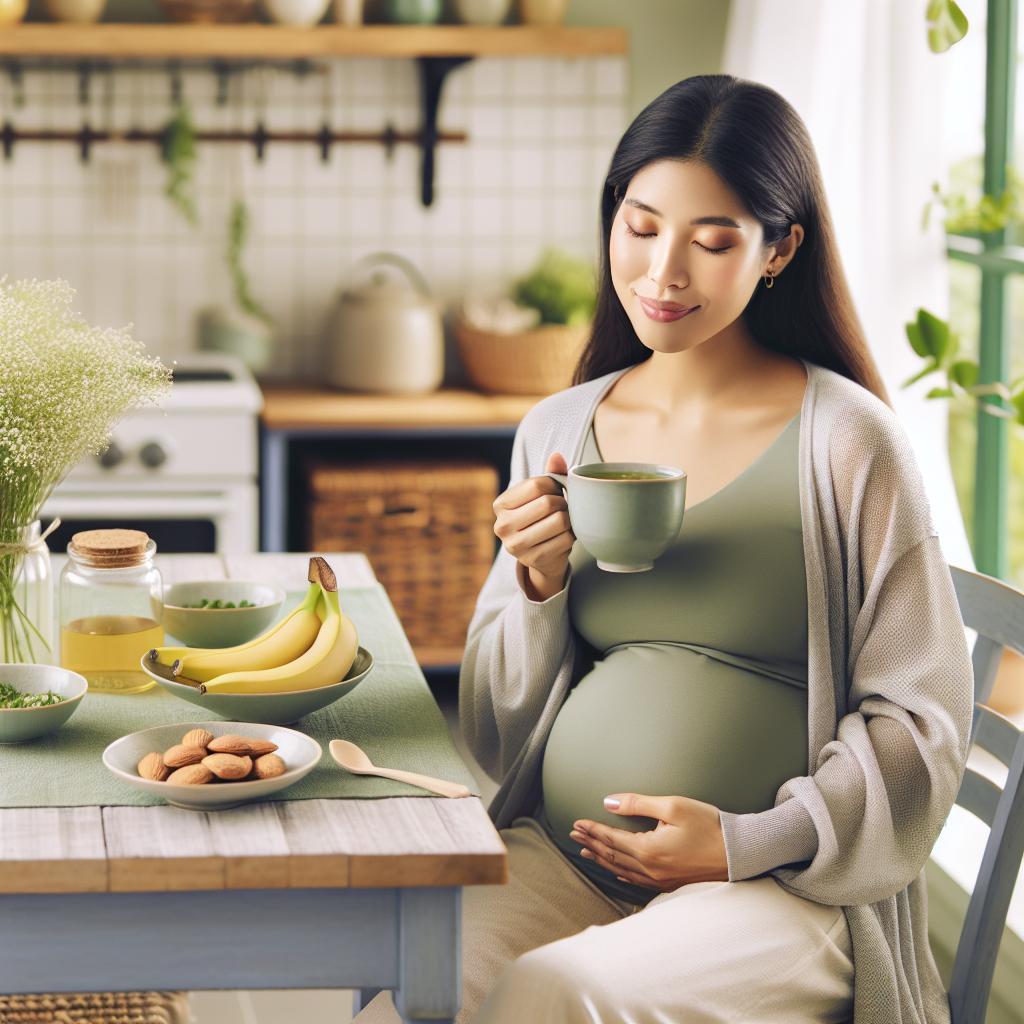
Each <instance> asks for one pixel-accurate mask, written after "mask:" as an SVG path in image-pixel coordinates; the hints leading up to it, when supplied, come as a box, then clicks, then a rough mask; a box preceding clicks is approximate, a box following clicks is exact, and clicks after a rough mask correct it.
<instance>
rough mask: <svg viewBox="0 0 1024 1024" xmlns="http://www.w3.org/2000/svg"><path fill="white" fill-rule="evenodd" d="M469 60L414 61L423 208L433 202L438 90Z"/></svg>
mask: <svg viewBox="0 0 1024 1024" xmlns="http://www.w3.org/2000/svg"><path fill="white" fill-rule="evenodd" d="M472 59H473V58H472V57H417V58H416V63H417V64H418V65H419V69H420V92H421V99H422V102H423V128H422V162H421V164H420V199H421V201H422V203H423V205H424V206H430V205H432V204H433V202H434V155H435V152H436V149H437V134H438V133H437V111H438V108H439V107H440V105H441V90H442V89H443V87H444V82H445V79H446V78H447V77H448V73H449V72H450V71H453V70H454V69H455V68H457V67H459V66H460V65H461V64H465V63H466V62H467V61H470V60H472Z"/></svg>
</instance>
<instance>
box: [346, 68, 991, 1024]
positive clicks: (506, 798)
mask: <svg viewBox="0 0 1024 1024" xmlns="http://www.w3.org/2000/svg"><path fill="white" fill-rule="evenodd" d="M601 214H602V227H603V238H604V247H603V253H602V256H603V258H602V266H601V272H600V293H599V297H598V306H597V311H596V315H595V322H594V329H593V334H592V337H591V339H590V342H589V345H588V347H587V349H586V350H585V352H584V354H583V357H582V359H581V361H580V364H579V366H578V367H577V371H576V377H575V383H574V385H573V386H572V387H570V388H568V389H567V390H565V391H562V392H559V393H557V394H554V395H551V396H550V397H548V398H546V399H544V400H543V401H541V402H540V403H538V404H537V405H536V406H535V407H534V408H533V409H532V410H531V411H530V412H529V413H528V414H527V416H526V417H525V418H524V419H523V421H522V423H521V424H520V427H519V429H518V431H517V433H516V437H515V442H514V444H513V450H512V466H511V477H510V484H509V487H508V489H507V490H506V491H505V492H504V493H503V494H501V495H500V496H499V497H498V499H497V501H496V502H495V505H494V508H495V513H496V522H495V527H494V529H495V533H496V534H497V536H498V537H499V538H500V540H501V542H502V549H501V551H499V553H498V555H497V557H496V559H495V561H494V565H493V566H492V569H491V572H490V575H489V576H488V579H487V581H486V583H485V584H484V587H483V590H482V591H481V593H480V596H479V600H478V603H477V607H476V611H475V614H474V616H473V620H472V622H471V624H470V626H469V632H468V636H467V642H466V652H465V658H464V661H463V664H462V672H461V678H460V691H459V703H460V721H461V727H462V730H463V732H464V735H465V737H466V741H467V743H468V744H469V747H470V749H471V750H472V751H473V754H474V755H475V757H476V758H477V759H478V760H479V762H480V764H481V765H482V766H483V767H484V768H485V769H486V770H487V772H488V773H489V774H490V775H491V776H492V777H493V778H494V779H495V780H496V781H497V782H499V783H500V788H499V790H498V794H497V796H496V797H495V799H494V802H493V803H492V805H491V808H490V814H491V817H492V819H493V820H494V822H495V825H496V826H497V828H498V829H499V830H500V833H501V836H502V838H503V840H504V842H505V844H506V846H507V847H508V851H509V870H510V880H509V884H508V885H507V886H488V887H480V888H474V887H470V888H467V889H466V891H465V894H464V902H463V1004H462V1010H461V1011H460V1014H459V1016H458V1018H457V1020H458V1021H459V1022H469V1021H476V1022H478V1024H526V1022H529V1024H556V1022H558V1024H669V1022H681V1024H698V1022H701V1024H703V1022H712V1021H715V1022H730V1021H736V1022H749V1024H754V1022H756V1024H769V1022H771V1024H776V1022H777V1024H802V1022H807V1024H810V1022H818V1021H851V1020H852V1021H854V1022H855V1024H883V1022H884V1024H948V1021H949V1019H950V1018H949V1006H948V1001H947V998H946V993H945V991H944V989H943V986H942V982H941V979H940V977H939V974H938V971H937V970H936V966H935V962H934V960H933V958H932V955H931V951H930V949H929V945H928V934H927V908H926V902H925V880H924V875H923V871H922V868H923V865H924V863H925V861H926V860H927V858H928V855H929V853H930V851H931V848H932V846H933V844H934V842H935V840H936V838H937V837H938V834H939V831H940V830H941V827H942V824H943V822H944V820H945V818H946V815H947V814H948V812H949V809H950V807H951V806H952V804H953V800H954V797H955V795H956V793H957V790H958V788H959V784H960V780H961V778H962V774H963V770H964V764H965V758H966V752H967V742H968V736H969V729H970V723H971V710H972V693H973V683H972V670H971V663H970V656H969V652H968V648H967V643H966V640H965V637H964V629H963V622H962V620H961V618H960V614H959V610H958V607H957V603H956V599H955V594H954V591H953V585H952V581H951V578H950V574H949V570H948V566H947V564H946V562H945V559H944V557H943V553H942V549H941V547H940V545H939V540H938V537H937V535H936V531H935V528H934V525H933V523H932V520H931V516H930V510H929V507H928V502H927V499H926V497H925V492H924V489H923V484H922V481H921V477H920V473H919V470H918V467H917V465H916V463H915V460H914V456H913V454H912V450H911V447H910V445H909V443H908V441H907V438H906V435H905V433H904V430H903V428H902V426H901V424H900V422H899V421H898V419H897V417H896V416H895V414H894V413H893V412H892V410H891V409H890V407H889V405H888V398H887V395H886V393H885V389H884V386H883V384H882V382H881V379H880V377H879V374H878V371H877V368H876V367H875V364H874V362H873V360H872V358H871V355H870V352H869V349H868V347H867V344H866V342H865V339H864V337H863V334H862V331H861V328H860V325H859V323H858V320H857V316H856V313H855V311H854V309H853V306H852V303H851V299H850V295H849V291H848V288H847V285H846V282H845V280H844V277H843V273H842V269H841V264H840V259H839V254H838V252H837V250H836V245H835V240H834V237H833V232H832V225H831V221H830V217H829V213H828V209H827V205H826V200H825V197H824V194H823V189H822V184H821V177H820V172H819V169H818V166H817V162H816V158H815V156H814V151H813V147H812V144H811V141H810V139H809V137H808V134H807V131H806V128H805V126H804V124H803V123H802V122H801V120H800V119H799V117H798V116H797V114H796V113H795V112H794V110H793V109H792V107H790V105H789V104H788V103H787V102H786V101H785V100H784V99H783V98H782V97H780V96H779V95H778V94H777V93H775V92H774V91H772V90H770V89H768V88H766V87H764V86H761V85H758V84H756V83H753V82H747V81H743V80H740V79H735V78H733V77H731V76H728V75H706V76H699V77H694V78H689V79H686V80H684V81H682V82H679V83H677V84H676V85H674V86H673V87H671V88H670V89H668V90H667V91H666V92H665V93H664V94H663V95H661V96H659V97H658V98H657V99H656V100H655V101H654V102H653V103H651V104H650V105H649V106H648V107H647V108H646V109H645V110H643V111H642V112H641V113H640V114H639V116H638V117H637V118H636V120H635V121H634V122H633V124H632V125H630V127H629V129H628V130H627V131H626V133H625V135H624V136H623V138H622V140H621V142H620V143H619V145H618V147H617V148H616V151H615V154H614V156H613V158H612V162H611V166H610V169H609V171H608V175H607V178H606V182H605V186H604V193H603V196H602V208H601ZM880 244H884V241H883V240H880ZM598 461H609V462H615V461H628V462H654V463H667V464H669V465H675V466H680V467H682V468H683V469H685V470H686V473H687V489H686V511H685V517H684V521H683V526H682V529H681V531H680V533H679V535H678V537H677V538H676V540H675V541H674V543H673V544H672V546H671V547H670V548H669V549H668V550H667V551H666V552H665V554H663V555H662V556H661V557H660V558H658V559H657V561H656V562H655V564H654V567H653V569H651V570H649V571H646V572H639V573H613V572H607V571H604V570H603V569H600V568H598V567H597V565H596V564H595V562H594V559H593V558H592V557H591V556H590V555H589V554H588V553H587V552H586V551H585V550H583V548H582V547H581V545H579V544H577V543H575V540H576V538H575V536H574V534H573V532H572V529H571V524H570V521H569V518H568V513H567V507H566V501H565V498H564V496H563V493H562V490H561V488H560V487H559V486H558V484H557V483H555V482H554V481H553V480H552V479H551V478H550V477H548V476H547V475H545V474H546V473H547V472H548V471H554V472H562V473H564V472H565V471H566V468H567V463H568V465H575V464H579V463H586V462H598ZM608 486H612V485H608ZM356 1019H357V1020H358V1021H360V1022H365V1021H375V1020H380V1021H384V1020H388V1021H394V1020H396V1019H397V1018H396V1016H395V1012H394V1009H393V1007H392V1005H391V1002H390V995H389V994H386V993H383V994H381V995H380V996H378V997H377V998H376V999H375V1000H374V1001H373V1002H372V1003H371V1004H370V1005H369V1006H368V1007H367V1008H366V1009H365V1010H364V1011H363V1013H361V1014H360V1015H359V1016H358V1017H357V1018H356Z"/></svg>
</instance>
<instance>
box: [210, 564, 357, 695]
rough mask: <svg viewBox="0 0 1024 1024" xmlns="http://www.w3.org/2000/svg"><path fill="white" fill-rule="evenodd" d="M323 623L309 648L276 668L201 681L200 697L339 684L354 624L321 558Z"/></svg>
mask: <svg viewBox="0 0 1024 1024" xmlns="http://www.w3.org/2000/svg"><path fill="white" fill-rule="evenodd" d="M314 561H316V562H318V563H322V564H321V565H320V573H321V586H322V588H323V595H322V597H323V601H324V619H323V623H322V624H321V626H320V631H319V632H318V633H317V635H316V639H315V640H314V641H313V643H312V646H310V647H309V649H308V650H307V651H305V652H304V653H303V654H300V655H299V656H298V657H297V658H294V659H293V660H291V661H289V662H287V663H285V664H279V665H277V666H276V667H267V668H264V669H246V670H240V671H233V672H226V673H224V674H222V675H219V676H213V677H211V678H208V679H206V680H204V681H203V683H202V685H201V686H200V687H199V689H200V691H201V692H202V693H290V692H293V691H296V690H313V689H316V688H317V687H320V686H329V685H330V684H332V683H337V682H340V681H341V680H342V679H343V678H344V677H345V675H346V674H347V673H348V671H349V669H350V668H351V667H352V663H353V662H354V661H355V659H356V653H357V651H358V649H359V637H358V634H357V632H356V627H355V624H354V623H353V622H352V620H351V619H350V618H349V617H348V616H347V615H345V613H344V612H343V611H342V610H341V606H340V605H339V603H338V591H337V581H336V580H335V577H334V573H333V572H332V571H331V569H330V566H328V565H327V563H326V562H325V561H324V560H323V559H322V558H315V559H314Z"/></svg>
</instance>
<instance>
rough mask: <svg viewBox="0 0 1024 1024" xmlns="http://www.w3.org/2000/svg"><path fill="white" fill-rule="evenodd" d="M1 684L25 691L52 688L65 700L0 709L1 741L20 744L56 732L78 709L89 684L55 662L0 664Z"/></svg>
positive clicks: (43, 691)
mask: <svg viewBox="0 0 1024 1024" xmlns="http://www.w3.org/2000/svg"><path fill="white" fill-rule="evenodd" d="M0 683H7V684H8V685H9V686H13V687H14V688H15V689H16V690H20V691H21V692H22V693H46V691H47V690H52V691H53V692H54V693H57V694H60V696H62V697H63V698H64V700H62V701H60V702H59V703H57V704H47V705H45V706H44V707H39V708H0V743H21V742H23V741H24V740H34V739H36V738H38V737H39V736H45V735H46V734H47V733H50V732H55V731H56V730H57V729H59V728H60V727H61V726H62V725H63V724H64V723H65V722H66V721H67V720H68V719H69V718H70V717H71V716H72V715H73V714H74V713H75V712H76V711H77V710H78V705H79V704H80V703H81V702H82V698H83V697H84V696H85V693H86V690H88V689H89V684H88V683H86V681H85V679H83V678H82V676H80V675H79V674H78V673H77V672H69V671H68V670H67V669H66V668H57V667H56V666H55V665H0Z"/></svg>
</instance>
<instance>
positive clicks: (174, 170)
mask: <svg viewBox="0 0 1024 1024" xmlns="http://www.w3.org/2000/svg"><path fill="white" fill-rule="evenodd" d="M160 154H161V157H162V158H163V161H164V163H165V164H167V184H166V186H165V187H164V193H165V195H166V196H167V198H168V199H170V200H171V202H172V203H173V204H174V205H175V206H176V207H177V208H178V209H179V210H180V211H181V214H182V216H183V217H184V218H185V220H187V221H188V222H189V224H191V225H192V227H198V226H199V211H198V208H197V207H196V197H195V181H194V178H193V175H194V173H195V162H196V132H195V128H194V126H193V124H192V114H191V112H190V111H189V108H188V104H187V103H185V102H184V100H182V101H180V102H179V103H178V105H177V106H176V107H175V109H174V114H173V116H172V117H171V119H170V121H168V122H167V124H166V125H165V126H164V132H163V144H162V146H161V151H160Z"/></svg>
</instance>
